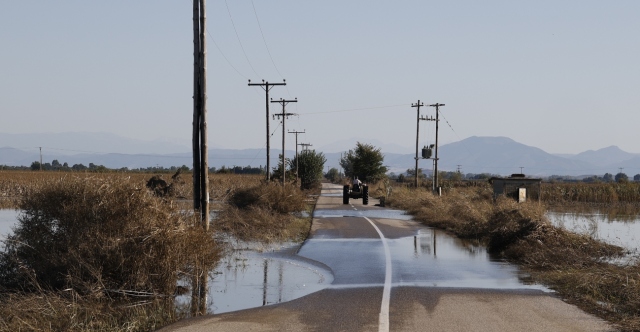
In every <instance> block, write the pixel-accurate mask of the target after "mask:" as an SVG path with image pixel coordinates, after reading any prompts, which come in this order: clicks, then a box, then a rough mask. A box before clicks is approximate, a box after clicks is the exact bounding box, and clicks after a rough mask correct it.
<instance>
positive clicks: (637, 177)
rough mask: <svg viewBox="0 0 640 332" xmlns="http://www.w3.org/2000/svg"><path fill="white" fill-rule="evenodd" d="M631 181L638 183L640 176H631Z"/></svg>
mask: <svg viewBox="0 0 640 332" xmlns="http://www.w3.org/2000/svg"><path fill="white" fill-rule="evenodd" d="M633 181H636V182H638V181H640V174H636V175H634V176H633Z"/></svg>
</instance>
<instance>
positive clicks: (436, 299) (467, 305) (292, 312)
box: [163, 184, 611, 332]
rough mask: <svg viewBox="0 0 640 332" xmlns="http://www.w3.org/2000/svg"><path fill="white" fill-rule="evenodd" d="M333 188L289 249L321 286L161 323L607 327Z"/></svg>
mask: <svg viewBox="0 0 640 332" xmlns="http://www.w3.org/2000/svg"><path fill="white" fill-rule="evenodd" d="M340 194H341V187H339V186H336V185H328V184H325V185H324V187H323V192H322V196H321V197H320V198H319V200H318V203H317V205H316V213H315V214H314V220H313V227H312V231H311V235H310V237H309V239H308V240H307V241H306V242H305V244H304V245H303V246H302V247H301V249H300V251H299V253H298V255H300V256H303V257H305V258H308V259H312V260H315V261H317V262H319V263H321V264H324V265H326V266H327V267H328V268H330V269H331V271H332V272H333V275H334V280H333V283H332V285H331V286H330V287H328V288H327V289H324V290H321V291H319V292H316V293H313V294H310V295H308V296H305V297H302V298H299V299H296V300H293V301H290V302H286V303H280V304H275V305H271V306H266V307H260V308H255V309H248V310H242V311H237V312H230V313H224V314H217V315H211V316H204V317H198V318H193V319H187V320H184V321H181V322H178V323H176V324H174V325H172V326H169V327H167V328H165V329H163V331H234V332H238V331H528V332H529V331H607V330H611V327H610V326H609V325H608V324H606V323H605V322H603V321H601V320H599V319H598V318H595V317H593V316H590V315H588V314H586V313H584V312H582V311H581V310H579V309H578V308H576V307H575V306H572V305H569V304H566V303H565V302H563V301H562V300H561V299H558V298H557V297H555V296H554V295H553V294H552V293H549V292H545V291H543V288H542V287H539V286H535V285H534V286H528V285H523V284H522V283H520V282H519V281H518V278H517V269H516V268H515V267H513V266H510V265H508V264H505V263H501V262H493V261H491V260H490V259H487V256H486V253H485V252H484V251H482V250H478V248H476V247H474V246H472V245H469V244H464V243H460V241H459V240H457V239H454V238H451V237H449V236H448V235H446V234H443V233H440V234H439V235H438V233H437V232H435V231H433V230H430V229H427V228H425V227H423V226H421V225H419V224H417V223H415V222H413V221H411V220H410V219H409V218H408V217H407V216H404V215H401V214H399V213H398V212H397V211H392V210H389V209H385V208H381V207H378V206H374V205H373V204H374V203H377V201H376V200H373V199H372V200H371V201H370V204H372V205H369V206H364V205H362V201H361V200H351V202H350V203H351V204H349V205H343V204H342V197H341V195H340ZM455 248H457V249H455ZM456 250H457V251H456ZM407 253H409V254H407Z"/></svg>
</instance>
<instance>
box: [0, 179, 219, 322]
mask: <svg viewBox="0 0 640 332" xmlns="http://www.w3.org/2000/svg"><path fill="white" fill-rule="evenodd" d="M58 176H60V174H58ZM20 209H21V210H22V211H23V212H22V215H21V216H20V217H19V221H18V224H17V225H16V228H15V230H14V234H12V235H10V236H9V237H8V239H7V241H6V250H5V251H4V252H2V253H0V293H1V294H2V298H1V300H0V313H1V317H2V319H1V320H0V329H2V330H8V331H14V330H33V331H52V330H55V331H63V330H64V331H66V330H70V331H98V330H99V331H102V330H114V331H115V330H131V331H146V330H149V329H153V328H155V327H158V326H160V325H159V324H164V323H168V322H172V321H174V320H175V319H177V316H178V315H179V314H178V313H177V312H175V310H173V308H170V305H169V303H170V302H171V300H172V298H173V295H174V294H176V292H177V284H178V283H177V281H178V279H179V278H182V277H188V276H191V275H194V274H198V273H200V272H199V271H201V270H206V271H208V270H209V269H210V267H212V266H213V265H214V264H215V262H216V261H217V259H218V257H219V249H218V246H217V245H216V244H215V242H214V240H213V235H212V234H211V233H205V232H204V231H203V229H202V228H201V227H200V226H199V225H198V224H197V223H196V222H195V220H194V219H193V218H192V217H190V216H189V215H186V214H184V213H182V212H181V211H180V210H178V209H177V208H176V206H175V205H174V204H171V202H167V201H166V200H163V199H159V198H157V197H155V196H154V195H153V194H152V193H150V192H149V191H147V189H146V188H145V187H144V181H139V182H138V181H132V180H131V179H130V178H123V177H122V176H120V177H117V176H103V175H102V174H100V175H92V176H79V177H76V176H72V175H70V174H66V175H65V176H63V177H58V178H57V179H42V181H39V182H37V183H35V184H32V185H31V186H29V187H26V189H25V192H23V194H22V198H21V202H20ZM195 257H198V259H196V258H195ZM169 309H171V310H169Z"/></svg>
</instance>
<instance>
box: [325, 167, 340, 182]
mask: <svg viewBox="0 0 640 332" xmlns="http://www.w3.org/2000/svg"><path fill="white" fill-rule="evenodd" d="M326 178H327V180H329V181H331V182H333V183H338V182H340V171H338V169H337V168H335V167H331V169H330V170H329V171H328V172H327V176H326Z"/></svg>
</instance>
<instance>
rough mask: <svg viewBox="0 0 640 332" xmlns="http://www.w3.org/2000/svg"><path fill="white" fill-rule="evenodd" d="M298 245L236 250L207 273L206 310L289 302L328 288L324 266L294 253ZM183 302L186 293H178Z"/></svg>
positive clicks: (329, 279) (328, 275) (214, 311)
mask: <svg viewBox="0 0 640 332" xmlns="http://www.w3.org/2000/svg"><path fill="white" fill-rule="evenodd" d="M298 247H299V245H290V246H286V247H284V248H283V249H280V250H276V251H269V252H258V251H253V250H236V251H233V252H232V253H231V254H230V255H228V256H227V257H225V258H224V259H223V260H222V261H221V262H220V264H219V265H218V267H217V268H216V269H215V271H213V273H211V274H210V275H211V277H210V279H209V282H208V296H207V313H209V314H219V313H224V312H229V311H236V310H242V309H248V308H255V307H260V306H264V305H270V304H276V303H281V302H286V301H291V300H294V299H297V298H299V297H302V296H305V295H308V294H311V293H314V292H317V291H319V290H321V289H324V288H326V287H328V286H329V285H330V284H331V282H332V281H333V276H332V274H331V271H330V270H329V269H327V268H326V267H324V266H322V265H321V264H318V263H316V262H312V261H309V260H305V259H304V258H301V257H299V256H296V255H295V250H296V249H297V248H298ZM177 301H178V303H183V304H187V303H189V301H191V296H190V295H184V296H180V297H178V299H177Z"/></svg>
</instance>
